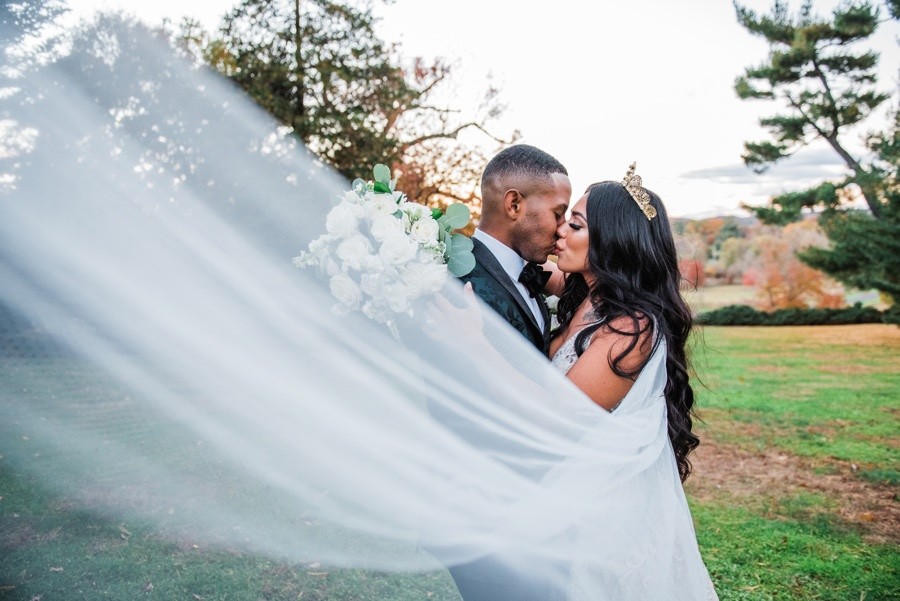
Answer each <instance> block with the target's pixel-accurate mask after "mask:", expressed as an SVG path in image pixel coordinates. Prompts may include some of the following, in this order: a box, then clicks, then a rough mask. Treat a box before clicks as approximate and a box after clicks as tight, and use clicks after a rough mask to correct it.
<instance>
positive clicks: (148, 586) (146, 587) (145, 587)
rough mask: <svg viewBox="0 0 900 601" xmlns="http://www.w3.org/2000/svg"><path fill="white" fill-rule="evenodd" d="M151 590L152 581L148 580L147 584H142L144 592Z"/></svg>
mask: <svg viewBox="0 0 900 601" xmlns="http://www.w3.org/2000/svg"><path fill="white" fill-rule="evenodd" d="M152 590H153V583H152V582H148V583H147V584H145V585H144V592H145V593H149V592H150V591H152Z"/></svg>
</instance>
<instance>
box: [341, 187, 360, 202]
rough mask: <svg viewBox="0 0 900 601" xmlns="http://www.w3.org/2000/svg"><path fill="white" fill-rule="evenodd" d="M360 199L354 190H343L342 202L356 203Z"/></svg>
mask: <svg viewBox="0 0 900 601" xmlns="http://www.w3.org/2000/svg"><path fill="white" fill-rule="evenodd" d="M360 200H361V199H360V198H359V194H357V193H356V190H347V191H346V192H344V202H346V203H349V204H355V205H358V204H359V201H360Z"/></svg>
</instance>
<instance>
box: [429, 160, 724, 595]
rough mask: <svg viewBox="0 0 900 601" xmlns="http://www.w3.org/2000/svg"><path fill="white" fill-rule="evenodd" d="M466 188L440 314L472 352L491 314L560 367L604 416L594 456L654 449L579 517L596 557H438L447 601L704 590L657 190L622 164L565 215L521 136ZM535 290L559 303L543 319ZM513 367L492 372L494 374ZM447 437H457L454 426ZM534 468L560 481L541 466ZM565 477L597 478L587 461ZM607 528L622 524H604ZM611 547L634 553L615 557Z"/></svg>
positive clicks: (668, 246)
mask: <svg viewBox="0 0 900 601" xmlns="http://www.w3.org/2000/svg"><path fill="white" fill-rule="evenodd" d="M481 192H482V203H483V204H482V215H481V222H480V224H479V225H478V228H477V229H476V230H475V232H474V234H473V236H472V239H473V243H474V249H473V254H474V257H475V260H476V265H475V268H474V269H473V270H472V271H471V272H470V273H468V274H467V275H465V276H463V277H462V278H461V280H462V281H463V282H464V283H465V293H466V295H467V297H468V300H469V305H468V306H467V307H463V308H460V307H457V306H455V305H452V304H450V303H449V302H446V301H445V300H443V299H438V301H437V303H438V305H439V307H438V308H439V310H440V312H441V313H442V317H447V316H449V317H451V318H453V320H454V323H468V324H475V327H474V329H470V330H468V331H467V332H466V334H467V340H469V341H470V344H471V352H472V354H473V355H475V356H484V357H488V356H490V355H494V356H496V355H502V354H503V351H502V348H501V347H500V346H498V345H497V344H495V343H493V342H492V341H491V340H490V339H489V337H487V336H483V335H480V331H479V324H480V321H481V320H482V319H483V318H484V317H485V316H484V312H485V311H489V310H492V311H493V312H494V313H496V314H497V315H498V316H499V317H500V318H502V319H503V320H504V321H506V322H507V323H508V324H509V325H510V326H512V328H513V329H515V330H516V331H518V332H519V333H520V334H521V335H522V336H523V337H524V338H526V339H527V340H528V341H529V342H530V343H531V344H532V345H533V346H534V347H535V349H536V350H537V351H539V352H540V353H542V354H543V355H544V356H546V358H547V359H548V360H549V361H551V362H552V364H553V365H554V366H555V367H556V368H557V369H558V370H559V372H561V373H562V374H565V376H566V377H567V379H568V380H569V381H570V382H571V383H572V384H574V386H576V387H577V388H578V389H579V390H580V391H581V393H583V395H584V396H586V397H587V398H588V399H590V401H592V405H591V407H592V408H593V409H592V410H593V411H594V412H595V413H604V414H607V416H606V418H604V424H605V429H604V433H603V436H604V438H605V440H604V445H605V448H606V449H609V450H607V451H606V452H607V453H608V454H611V455H616V454H618V453H621V454H622V456H625V455H627V454H629V453H634V455H633V456H634V457H641V456H643V455H642V453H643V451H641V450H640V449H643V448H648V447H654V448H657V449H659V451H658V456H656V457H655V460H654V461H653V462H647V461H632V462H630V463H629V462H627V461H623V462H622V464H621V466H620V467H619V468H618V471H617V473H618V475H619V477H621V478H622V484H621V485H617V487H616V488H615V489H614V490H612V491H609V490H607V491H606V492H604V493H602V496H601V498H598V499H596V501H597V514H596V515H592V516H590V517H589V518H586V521H587V522H590V521H592V520H593V521H594V523H596V524H597V525H598V527H597V528H591V527H590V526H586V527H584V528H583V529H582V530H583V531H582V532H580V533H579V534H578V536H581V537H585V536H592V535H596V536H597V540H596V541H595V544H596V548H597V549H604V550H605V551H604V552H605V555H604V557H605V559H603V560H602V561H591V560H588V559H587V558H586V559H585V562H584V563H583V564H579V563H578V562H575V563H572V562H571V561H566V562H559V563H555V562H554V561H553V559H552V558H549V559H547V560H546V561H544V562H542V563H543V565H544V567H545V568H546V570H542V571H540V573H538V572H535V571H534V570H533V569H531V568H529V569H517V567H516V562H515V560H514V559H513V558H511V557H501V556H499V555H491V554H488V555H486V556H484V557H482V558H480V559H476V560H474V561H471V562H467V563H463V564H461V565H451V566H450V567H449V570H450V573H451V575H452V576H453V579H454V582H455V583H456V585H457V589H458V590H459V592H460V594H461V596H462V598H463V599H464V601H489V600H490V601H500V600H509V601H513V600H516V601H528V600H533V601H538V600H548V599H568V600H575V599H578V600H582V599H584V600H586V599H635V600H637V599H663V598H666V599H716V598H717V597H716V593H715V591H714V589H713V586H712V583H711V581H710V579H709V576H708V574H707V571H706V568H705V566H704V564H703V562H702V559H701V557H700V554H699V551H698V549H697V543H696V537H695V534H694V530H693V526H692V524H691V518H690V513H689V510H688V507H687V504H686V501H685V499H684V492H683V489H682V483H683V482H684V481H685V480H686V479H687V478H688V476H689V475H690V474H691V463H690V461H689V458H688V457H689V455H690V453H691V452H692V451H693V450H694V449H695V448H696V447H697V445H698V444H699V439H698V437H697V436H696V435H695V434H694V433H693V432H692V431H691V427H692V408H693V405H694V393H693V390H692V387H691V382H690V377H689V366H688V359H687V354H686V350H685V347H686V344H687V341H688V336H689V333H690V330H691V323H692V318H691V312H690V310H689V308H688V306H687V304H686V303H685V301H684V299H683V298H682V296H681V293H680V290H679V283H680V279H681V276H680V274H679V270H678V263H677V258H676V251H675V244H674V240H673V236H672V231H671V228H670V224H669V220H668V217H667V214H666V210H665V207H664V206H663V204H662V202H661V200H660V198H659V197H658V196H657V195H656V194H655V193H653V192H651V191H650V190H648V189H646V188H644V187H643V183H642V181H641V178H640V176H638V175H637V174H636V172H635V165H632V166H631V167H630V168H629V169H628V170H627V172H626V174H625V176H624V179H622V180H616V181H601V182H599V183H595V184H592V185H591V186H589V187H588V189H587V190H586V191H585V192H584V194H583V195H582V196H581V197H580V198H578V199H577V201H576V202H575V204H574V205H573V206H572V207H571V210H570V209H569V203H570V199H571V193H572V188H571V184H570V182H569V178H568V172H567V171H566V169H565V167H564V166H563V165H562V164H561V163H560V162H559V161H557V160H556V159H555V158H553V157H552V156H550V155H549V154H548V153H546V152H544V151H542V150H540V149H538V148H535V147H533V146H529V145H524V144H519V145H515V146H512V147H509V148H507V149H505V150H503V151H502V152H500V153H499V154H497V155H496V156H495V157H494V158H493V159H492V160H491V161H490V162H489V163H488V165H487V167H486V168H485V170H484V173H483V175H482V180H481ZM551 255H554V256H555V257H556V260H555V262H554V261H551V260H549V257H550V256H551ZM545 295H546V296H551V295H552V296H557V297H559V300H558V305H557V318H558V325H556V326H555V327H552V328H551V315H550V312H549V310H548V307H547V303H546V300H545ZM475 297H478V298H479V299H480V301H483V303H481V302H479V301H477V300H476V298H475ZM479 305H481V306H479ZM483 305H487V307H489V308H490V309H485V308H483ZM494 364H496V362H495V363H494ZM515 377H516V376H515V375H505V376H503V377H502V378H500V377H498V378H496V379H499V380H502V381H503V382H506V383H507V384H510V382H511V380H512V379H514V378H515ZM488 379H495V378H488ZM515 384H516V382H512V383H511V384H510V385H512V386H514V385H515ZM495 385H496V382H495ZM502 385H503V384H501V386H502ZM451 427H452V426H451ZM459 431H460V433H461V436H463V437H465V436H466V432H465V428H461V429H460V430H459ZM648 433H649V434H648ZM617 440H621V442H615V441H617ZM610 445H612V446H610ZM616 445H618V446H616ZM632 447H634V448H632ZM648 463H649V465H648ZM540 477H541V478H543V479H544V480H547V479H549V478H554V477H557V478H561V477H564V476H560V475H559V474H554V473H553V471H552V470H551V472H550V473H547V474H543V475H541V476H540ZM569 477H571V475H570V476H569ZM578 477H579V478H582V479H583V481H586V482H587V481H590V479H591V478H592V477H601V476H600V474H599V472H598V473H597V474H591V473H590V471H589V470H587V471H586V472H585V471H582V472H579V474H578ZM607 497H616V498H615V500H614V501H613V500H612V499H610V498H607ZM603 508H607V509H606V510H604V509H603ZM610 508H615V509H610ZM629 514H630V515H629ZM660 514H662V515H660ZM617 522H618V523H621V524H625V523H627V524H630V526H628V527H627V528H626V527H622V528H619V529H617V528H616V527H615V526H616V523H617ZM635 524H637V525H638V526H635ZM601 525H602V526H601ZM591 533H593V534H591ZM638 541H646V544H636V543H638ZM581 543H584V541H583V540H582V541H581ZM626 547H628V548H632V549H638V550H639V551H638V552H636V553H626V551H625V549H626ZM588 548H590V541H588ZM617 549H619V550H621V555H620V554H618V553H617ZM534 563H535V562H534V561H533V559H532V561H531V562H530V564H529V565H531V566H533V565H534ZM547 574H552V575H551V576H548V575H547ZM654 591H656V593H654ZM657 594H663V596H657Z"/></svg>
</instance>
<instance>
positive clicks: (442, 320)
mask: <svg viewBox="0 0 900 601" xmlns="http://www.w3.org/2000/svg"><path fill="white" fill-rule="evenodd" d="M462 301H463V304H462V306H457V305H455V304H454V303H452V302H450V300H449V299H448V298H447V297H445V296H443V295H441V294H436V295H435V296H434V302H432V303H429V305H428V307H427V309H426V322H425V323H426V326H425V332H426V333H427V334H428V335H429V336H431V337H432V338H444V337H445V336H448V335H452V336H460V335H462V336H465V337H470V338H472V340H473V341H475V340H478V339H483V338H484V316H483V315H482V313H481V307H479V306H478V298H477V297H476V296H475V291H474V290H473V289H472V283H471V282H467V283H466V285H465V286H464V287H463V298H462Z"/></svg>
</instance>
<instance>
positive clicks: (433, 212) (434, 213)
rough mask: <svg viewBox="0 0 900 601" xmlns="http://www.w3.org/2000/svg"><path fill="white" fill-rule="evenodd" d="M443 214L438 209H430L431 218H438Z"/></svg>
mask: <svg viewBox="0 0 900 601" xmlns="http://www.w3.org/2000/svg"><path fill="white" fill-rule="evenodd" d="M443 216H444V212H443V211H442V210H440V209H431V218H432V219H440V218H441V217H443Z"/></svg>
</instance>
